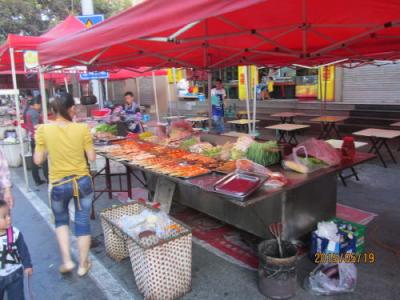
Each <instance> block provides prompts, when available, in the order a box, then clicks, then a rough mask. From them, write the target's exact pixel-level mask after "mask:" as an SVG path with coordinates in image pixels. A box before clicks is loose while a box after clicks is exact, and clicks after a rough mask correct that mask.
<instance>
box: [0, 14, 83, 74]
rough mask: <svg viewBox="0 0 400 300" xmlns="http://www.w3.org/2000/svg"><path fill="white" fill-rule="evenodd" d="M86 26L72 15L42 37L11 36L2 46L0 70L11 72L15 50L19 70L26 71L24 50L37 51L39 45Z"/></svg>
mask: <svg viewBox="0 0 400 300" xmlns="http://www.w3.org/2000/svg"><path fill="white" fill-rule="evenodd" d="M85 28H86V27H85V25H84V24H83V23H82V22H80V21H79V20H78V19H77V18H76V17H74V16H72V15H70V16H68V17H67V18H66V19H65V20H64V21H63V22H61V23H59V24H57V25H56V26H55V27H53V28H52V29H50V30H49V31H48V32H46V33H44V34H42V35H41V36H24V35H15V34H9V35H8V37H7V40H6V42H5V43H4V44H2V45H1V46H0V70H11V60H10V51H9V50H10V49H14V51H15V53H14V57H15V65H16V69H17V70H24V58H23V51H24V50H37V48H38V46H39V44H41V43H44V42H48V41H51V40H54V39H57V38H61V37H63V36H66V35H69V34H72V33H76V32H78V31H81V30H83V29H85Z"/></svg>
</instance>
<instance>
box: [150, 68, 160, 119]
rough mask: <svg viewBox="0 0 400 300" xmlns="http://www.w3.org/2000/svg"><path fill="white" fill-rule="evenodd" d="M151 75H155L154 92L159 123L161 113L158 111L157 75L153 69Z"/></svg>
mask: <svg viewBox="0 0 400 300" xmlns="http://www.w3.org/2000/svg"><path fill="white" fill-rule="evenodd" d="M151 75H152V77H153V92H154V102H155V105H156V116H157V123H160V114H159V112H158V98H157V87H156V75H155V73H154V71H151Z"/></svg>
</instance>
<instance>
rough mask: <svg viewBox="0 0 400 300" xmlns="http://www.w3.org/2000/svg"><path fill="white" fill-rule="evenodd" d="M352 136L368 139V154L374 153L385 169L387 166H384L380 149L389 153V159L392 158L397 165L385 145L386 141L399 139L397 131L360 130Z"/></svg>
mask: <svg viewBox="0 0 400 300" xmlns="http://www.w3.org/2000/svg"><path fill="white" fill-rule="evenodd" d="M353 135H356V136H361V137H367V138H369V140H370V141H371V144H372V146H371V148H370V149H369V151H368V152H370V153H371V152H374V153H375V154H376V155H377V156H378V157H379V159H380V160H381V162H382V164H383V166H384V167H385V168H387V164H386V162H385V160H384V159H383V156H382V153H381V148H382V147H385V148H386V150H387V152H388V153H389V155H390V157H391V158H392V160H393V162H394V163H395V164H396V163H397V161H396V159H395V157H394V155H393V153H392V150H390V147H389V145H388V144H387V141H388V140H393V139H396V138H398V137H400V131H399V130H388V129H377V128H368V129H364V130H360V131H357V132H353Z"/></svg>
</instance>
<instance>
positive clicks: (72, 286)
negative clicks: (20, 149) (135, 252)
mask: <svg viewBox="0 0 400 300" xmlns="http://www.w3.org/2000/svg"><path fill="white" fill-rule="evenodd" d="M357 169H358V170H359V175H360V178H361V181H360V182H356V181H353V180H349V181H348V183H349V184H348V187H347V188H345V187H343V186H342V185H341V183H340V181H338V201H339V202H340V203H343V204H347V205H351V206H353V207H356V208H360V209H364V210H368V211H371V212H375V213H377V214H379V216H378V217H377V218H376V219H375V220H374V221H373V222H371V223H370V225H369V226H368V231H367V237H366V250H367V251H373V252H374V253H375V254H376V257H377V261H376V263H375V264H360V265H358V266H357V267H358V275H359V278H358V283H357V289H356V291H355V292H354V293H351V294H347V295H338V296H334V297H330V299H363V300H368V299H371V300H372V299H400V285H399V284H398V282H399V278H400V277H399V274H400V259H399V256H396V255H395V254H394V253H392V252H390V250H387V249H385V248H384V247H385V246H382V244H384V245H388V246H390V247H397V249H399V246H400V242H399V238H398V236H399V231H400V229H399V228H400V207H399V205H398V201H399V200H400V199H399V198H400V197H399V195H400V185H399V184H398V179H399V178H400V168H399V167H398V166H396V165H393V164H392V165H390V167H389V168H388V169H384V168H383V167H382V166H381V165H380V164H379V163H378V162H372V163H369V164H366V165H363V166H360V167H358V168H357ZM20 171H21V170H15V172H14V176H17V177H18V176H19V174H20ZM14 192H15V195H16V198H17V205H16V209H15V210H14V212H13V214H14V219H15V224H16V225H17V226H18V227H20V228H21V230H22V231H23V232H24V234H25V236H27V237H26V239H27V240H28V245H29V246H30V250H31V252H32V256H33V259H34V263H35V276H34V279H33V288H34V293H35V296H36V297H35V299H106V297H107V296H106V295H104V293H101V292H100V288H99V286H98V284H99V283H98V282H95V281H94V280H92V279H90V278H84V279H78V278H77V277H76V276H75V275H73V276H71V277H70V278H62V277H61V276H60V275H58V272H57V267H58V264H59V258H58V249H57V245H56V242H55V240H54V237H53V233H52V231H51V230H50V228H49V227H48V225H47V224H46V221H45V220H44V219H43V218H42V217H41V216H40V215H39V214H38V213H37V212H35V210H34V208H33V207H32V206H31V205H30V204H29V199H27V197H25V196H24V195H23V194H22V193H20V192H19V191H18V188H15V191H14ZM35 194H36V195H37V196H38V198H39V199H41V201H42V202H43V204H44V205H48V204H47V192H46V189H45V187H41V189H40V190H38V191H36V192H35ZM321 201H323V199H321ZM117 203H118V202H116V201H115V200H111V201H110V200H108V199H107V198H106V197H105V196H103V197H102V198H101V199H100V200H99V202H97V203H96V214H97V219H96V220H95V221H93V222H92V225H93V236H94V239H95V240H96V242H97V243H96V245H94V247H93V248H92V249H91V252H92V254H93V256H94V257H95V258H96V259H98V261H99V263H101V264H102V265H103V266H104V268H105V269H106V270H107V271H108V272H109V273H110V275H111V276H112V277H113V278H114V279H115V280H116V281H117V282H118V285H119V287H120V288H121V290H126V291H127V292H128V293H129V295H130V297H132V298H135V299H141V298H142V296H141V295H140V293H139V292H138V290H137V287H136V284H135V282H134V278H133V274H132V270H131V267H130V262H129V260H128V259H127V260H124V261H123V262H121V263H117V262H115V261H113V260H112V259H110V258H109V257H108V256H107V255H106V254H105V251H104V244H103V236H102V231H101V226H100V222H99V217H98V213H99V211H100V210H101V209H102V208H104V207H109V206H110V205H112V204H117ZM50 265H52V266H51V267H50ZM313 267H314V265H313V264H312V263H311V262H310V261H309V259H308V258H307V257H304V258H303V259H301V260H300V261H299V265H298V277H299V280H298V281H299V286H298V292H297V295H296V297H295V298H294V299H304V300H305V299H311V300H312V299H321V297H315V296H312V295H310V294H309V293H308V292H307V291H305V290H304V289H302V287H301V286H302V282H303V280H304V277H305V276H306V275H307V274H308V272H309V271H310V270H311V269H312V268H313ZM58 295H63V296H62V297H61V296H60V298H57V297H58ZM184 299H264V297H263V296H262V295H261V294H260V293H259V292H258V289H257V273H256V272H254V271H251V270H248V269H244V268H242V267H239V266H237V265H234V264H232V263H230V262H227V261H226V260H224V259H222V258H220V257H218V256H216V255H215V254H214V253H212V252H210V251H208V250H206V249H204V248H202V247H201V246H199V245H197V244H194V245H193V282H192V291H191V292H190V293H189V294H187V295H186V296H185V297H184Z"/></svg>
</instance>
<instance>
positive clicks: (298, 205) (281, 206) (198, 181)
mask: <svg viewBox="0 0 400 300" xmlns="http://www.w3.org/2000/svg"><path fill="white" fill-rule="evenodd" d="M213 138H214V139H216V138H223V140H224V141H225V140H228V139H229V137H222V136H215V137H210V138H209V139H210V141H211V140H212V139H213ZM100 155H103V156H104V157H106V158H108V159H110V160H113V157H112V156H109V155H107V154H104V153H100ZM374 157H375V155H373V154H371V153H359V152H357V153H356V157H355V160H354V161H353V162H352V163H347V164H343V165H340V166H336V167H330V168H324V169H321V170H318V171H316V172H313V173H310V174H299V173H295V172H291V171H284V170H283V169H282V168H281V167H280V166H278V165H277V166H272V167H271V169H272V170H273V171H279V172H283V173H284V174H285V175H286V176H287V178H288V180H289V183H288V184H287V185H286V186H285V187H284V188H281V189H275V190H268V189H266V188H264V187H262V188H260V189H259V190H257V191H256V192H255V193H254V194H252V195H251V196H249V198H248V199H247V200H246V201H238V200H236V199H235V198H233V197H228V196H224V195H221V194H218V193H216V192H215V191H214V188H213V186H214V184H215V183H216V182H217V181H218V180H219V179H221V178H222V176H223V175H222V174H218V173H212V174H208V175H203V176H200V177H196V178H193V179H182V178H177V177H173V176H169V175H164V174H161V173H157V172H155V171H154V170H152V169H147V168H143V167H139V166H137V165H134V164H132V163H129V162H128V161H121V160H117V161H119V162H121V163H122V164H124V165H125V166H127V167H128V168H130V169H131V171H133V170H137V171H140V172H142V173H143V174H145V178H146V185H147V187H148V189H149V191H150V192H151V193H152V194H155V195H157V194H158V195H160V193H159V192H157V189H159V187H160V186H162V185H160V184H159V182H160V180H163V181H166V182H170V183H171V184H172V185H173V186H174V192H173V193H172V194H171V198H172V197H173V200H174V201H176V202H179V203H181V204H183V205H185V206H188V207H191V208H193V209H196V210H198V211H200V212H203V213H205V214H207V215H210V216H212V217H214V218H217V219H219V220H221V221H223V222H226V223H228V224H231V225H233V226H235V227H237V228H240V229H242V230H245V231H247V232H250V233H252V234H254V235H257V236H259V237H262V238H270V237H271V236H270V233H269V232H268V230H266V228H268V225H269V224H271V223H273V222H281V223H283V225H284V226H283V228H284V229H283V238H284V239H287V240H292V239H298V238H300V237H302V236H304V235H305V234H308V233H309V232H310V231H312V230H313V229H314V228H315V226H316V224H317V223H318V222H319V221H322V220H328V219H331V218H332V217H334V216H335V213H336V195H337V187H336V185H337V180H336V173H337V172H339V171H341V170H343V169H347V168H349V167H352V166H354V165H358V164H361V163H364V162H366V161H369V160H371V159H373V158H374ZM155 198H156V199H155V200H158V198H157V197H155ZM321 199H324V201H321ZM171 200H172V199H171Z"/></svg>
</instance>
